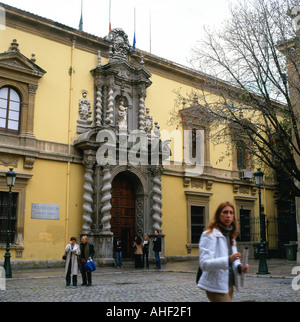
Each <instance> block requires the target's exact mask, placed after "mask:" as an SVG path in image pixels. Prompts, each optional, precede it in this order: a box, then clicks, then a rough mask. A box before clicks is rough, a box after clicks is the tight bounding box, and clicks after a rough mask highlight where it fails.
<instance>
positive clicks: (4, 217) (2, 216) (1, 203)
mask: <svg viewBox="0 0 300 322" xmlns="http://www.w3.org/2000/svg"><path fill="white" fill-rule="evenodd" d="M17 202H18V193H14V192H13V193H12V204H11V221H10V224H11V226H10V231H11V233H10V243H11V244H13V243H14V240H15V234H16V223H17ZM8 204H9V195H8V192H1V191H0V244H6V242H7V231H8V209H9V208H8V206H9V205H8Z"/></svg>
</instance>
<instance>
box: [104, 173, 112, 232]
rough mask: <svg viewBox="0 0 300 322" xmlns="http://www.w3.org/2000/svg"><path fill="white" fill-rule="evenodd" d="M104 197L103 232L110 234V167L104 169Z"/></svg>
mask: <svg viewBox="0 0 300 322" xmlns="http://www.w3.org/2000/svg"><path fill="white" fill-rule="evenodd" d="M101 192H102V199H101V204H102V208H101V214H102V220H101V224H102V234H107V235H110V234H112V233H111V231H110V228H111V225H110V220H111V214H110V210H111V207H112V206H111V197H112V196H111V173H110V169H109V168H108V167H105V168H104V169H103V179H102V189H101Z"/></svg>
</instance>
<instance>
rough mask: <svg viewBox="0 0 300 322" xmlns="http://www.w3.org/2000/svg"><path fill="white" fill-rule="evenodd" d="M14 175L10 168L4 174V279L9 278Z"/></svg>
mask: <svg viewBox="0 0 300 322" xmlns="http://www.w3.org/2000/svg"><path fill="white" fill-rule="evenodd" d="M15 181H16V173H15V172H14V171H13V168H10V169H9V171H8V172H6V184H7V186H8V187H9V192H8V218H7V239H6V252H5V255H4V269H5V277H6V278H11V277H12V273H11V266H10V233H11V208H12V192H11V188H12V187H13V186H14V185H15Z"/></svg>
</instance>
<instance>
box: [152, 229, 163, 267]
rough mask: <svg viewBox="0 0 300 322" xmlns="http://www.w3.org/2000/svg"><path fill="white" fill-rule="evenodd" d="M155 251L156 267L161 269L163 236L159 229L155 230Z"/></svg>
mask: <svg viewBox="0 0 300 322" xmlns="http://www.w3.org/2000/svg"><path fill="white" fill-rule="evenodd" d="M153 251H154V254H155V262H156V266H155V268H158V269H161V263H160V257H159V253H160V252H161V237H160V236H159V233H158V231H157V230H155V231H154V239H153Z"/></svg>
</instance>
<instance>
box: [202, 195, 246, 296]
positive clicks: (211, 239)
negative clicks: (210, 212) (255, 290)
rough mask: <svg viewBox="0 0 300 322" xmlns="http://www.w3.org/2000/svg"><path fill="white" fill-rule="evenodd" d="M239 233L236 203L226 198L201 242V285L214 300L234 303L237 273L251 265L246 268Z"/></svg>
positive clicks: (203, 234)
mask: <svg viewBox="0 0 300 322" xmlns="http://www.w3.org/2000/svg"><path fill="white" fill-rule="evenodd" d="M237 235H238V234H237V221H236V218H235V210H234V206H233V204H232V203H231V202H229V201H224V202H222V203H221V204H220V205H219V207H218V208H217V210H216V212H215V215H214V218H213V220H212V221H211V222H210V223H209V225H208V230H206V231H205V232H203V233H202V235H201V238H200V242H199V250H200V256H199V262H200V268H201V269H202V275H201V277H200V280H199V282H198V286H199V287H200V288H201V289H204V290H205V291H206V295H207V297H208V299H209V300H210V301H211V302H231V301H232V298H233V286H235V287H236V289H237V290H238V278H237V276H238V273H248V270H249V265H248V264H247V266H246V267H243V265H242V264H241V261H240V259H241V253H239V252H238V251H237V247H236V241H235V238H236V237H237Z"/></svg>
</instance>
